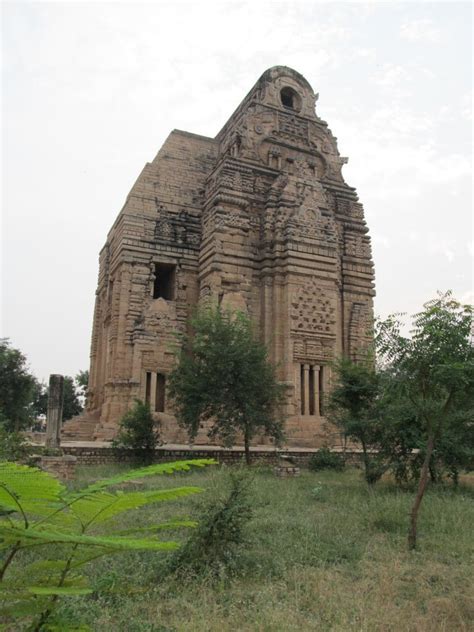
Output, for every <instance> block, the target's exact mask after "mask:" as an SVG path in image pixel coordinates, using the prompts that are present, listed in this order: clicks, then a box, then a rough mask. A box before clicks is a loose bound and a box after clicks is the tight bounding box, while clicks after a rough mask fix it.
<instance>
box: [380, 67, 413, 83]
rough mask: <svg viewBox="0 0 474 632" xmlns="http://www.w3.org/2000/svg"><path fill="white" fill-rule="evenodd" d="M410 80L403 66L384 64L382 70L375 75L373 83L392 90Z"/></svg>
mask: <svg viewBox="0 0 474 632" xmlns="http://www.w3.org/2000/svg"><path fill="white" fill-rule="evenodd" d="M411 78H412V77H411V75H410V73H409V72H408V70H407V69H406V67H405V66H401V65H400V64H384V66H383V68H381V69H380V70H378V71H377V72H376V73H375V75H374V79H373V81H374V83H375V84H376V85H379V86H383V87H389V88H392V87H393V86H398V85H399V84H400V83H403V82H405V81H410V80H411Z"/></svg>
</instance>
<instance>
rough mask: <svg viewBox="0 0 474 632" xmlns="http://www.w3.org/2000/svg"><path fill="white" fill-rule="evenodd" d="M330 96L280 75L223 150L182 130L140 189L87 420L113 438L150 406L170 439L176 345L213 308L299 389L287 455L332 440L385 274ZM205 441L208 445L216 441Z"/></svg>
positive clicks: (100, 325) (266, 81)
mask: <svg viewBox="0 0 474 632" xmlns="http://www.w3.org/2000/svg"><path fill="white" fill-rule="evenodd" d="M316 100H317V95H315V93H314V92H313V90H312V88H311V86H310V85H309V83H308V82H307V81H306V79H304V77H302V76H301V75H300V74H299V73H297V72H296V71H294V70H292V69H290V68H287V67H283V66H276V67H274V68H271V69H269V70H267V71H266V72H265V73H264V74H263V75H262V76H261V77H260V79H259V80H258V81H257V83H256V84H255V86H254V87H253V88H252V89H251V91H250V92H249V93H248V95H247V96H246V97H245V99H244V100H243V101H242V103H241V104H240V105H239V107H238V108H237V110H236V111H235V112H234V114H233V115H232V116H231V117H230V119H229V121H228V122H227V123H226V124H225V126H224V127H223V129H222V130H221V131H220V132H219V133H218V134H217V136H216V137H215V138H214V139H211V138H206V137H203V136H198V135H195V134H191V133H188V132H182V131H179V130H174V131H173V132H171V134H170V136H169V137H168V138H167V140H166V141H165V143H164V145H163V147H162V148H161V150H160V151H159V153H158V155H157V156H156V158H155V159H154V160H153V162H151V163H149V164H147V165H146V166H145V168H144V169H143V171H142V173H141V174H140V176H139V178H138V180H137V181H136V183H135V185H134V186H133V187H132V190H131V191H130V194H129V196H128V197H127V200H126V202H125V205H124V207H123V209H122V210H121V211H120V213H119V216H118V218H117V220H116V221H115V223H114V225H113V227H112V229H111V231H110V233H109V235H108V238H107V241H106V244H105V246H104V248H103V250H102V252H101V254H100V270H99V282H98V289H97V297H96V307H95V314H94V327H93V335H92V348H91V370H90V395H89V412H88V414H89V415H90V416H93V417H95V419H96V420H97V424H96V427H95V436H96V437H99V438H111V437H112V436H113V435H114V434H115V432H116V429H117V425H118V422H119V420H120V418H121V416H122V415H123V414H124V413H125V412H126V411H127V410H128V409H129V407H130V406H131V405H132V403H133V399H134V398H136V397H138V398H140V399H143V400H147V401H149V402H150V405H151V407H152V410H153V411H154V412H155V414H156V416H157V418H158V419H159V420H160V421H161V424H162V434H163V435H164V438H165V439H168V440H169V441H185V436H184V435H183V434H182V431H180V430H179V429H178V427H177V425H176V421H175V419H174V417H173V413H172V410H171V408H170V406H169V404H168V402H167V398H166V377H167V374H168V373H169V371H170V370H171V368H172V366H173V358H174V356H173V348H174V345H175V337H174V332H176V331H182V330H184V328H185V327H186V321H187V318H188V316H189V315H190V312H191V310H192V309H193V307H194V306H196V305H197V304H199V303H202V302H205V301H209V300H211V301H214V302H215V303H218V304H220V305H221V306H222V307H224V308H231V309H238V310H241V311H244V312H246V313H247V314H248V315H249V316H250V317H251V318H252V319H253V320H254V321H255V323H256V324H257V325H258V328H259V331H260V333H261V337H262V340H264V342H265V343H266V345H267V347H268V349H269V352H270V357H271V359H272V360H273V361H274V362H275V363H276V364H277V366H278V372H279V379H280V380H281V381H282V382H285V383H286V384H287V387H288V401H287V411H286V412H287V435H288V442H289V444H293V445H307V446H314V447H316V446H319V445H321V443H322V442H323V441H324V440H325V435H326V433H327V429H326V428H325V424H324V410H323V406H322V402H323V397H324V393H326V392H327V391H328V389H329V387H330V380H331V370H330V366H329V365H330V363H331V361H332V360H333V359H334V358H335V357H336V356H338V355H341V354H346V355H349V356H351V357H353V358H357V357H358V354H360V353H361V352H362V351H363V349H364V347H366V346H367V344H368V343H369V342H370V326H371V323H372V299H373V296H374V270H373V263H372V257H371V248H370V238H369V236H368V234H367V233H368V229H367V226H366V223H365V221H364V213H363V208H362V205H361V204H360V202H359V201H358V197H357V195H356V192H355V190H354V189H353V188H352V187H350V186H348V185H347V184H346V183H345V181H344V178H343V176H342V173H341V169H342V166H343V164H344V163H345V162H346V159H345V158H341V156H340V155H339V152H338V149H337V144H336V138H335V137H334V136H333V135H332V133H331V131H330V129H329V128H328V126H327V123H325V122H324V121H323V120H321V119H320V118H319V117H318V116H317V114H316V111H315V105H316ZM203 440H206V441H207V439H204V438H203Z"/></svg>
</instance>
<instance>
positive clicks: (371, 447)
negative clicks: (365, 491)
mask: <svg viewBox="0 0 474 632" xmlns="http://www.w3.org/2000/svg"><path fill="white" fill-rule="evenodd" d="M334 368H335V373H336V383H335V385H334V388H333V390H332V391H331V393H330V395H329V398H328V405H327V411H326V416H327V417H328V418H329V419H330V420H331V421H332V422H333V423H334V424H336V425H337V426H338V427H339V428H340V429H341V430H342V432H343V433H344V435H345V436H346V437H347V438H349V439H351V440H353V441H356V442H358V443H359V444H360V446H361V447H362V456H363V463H364V473H365V479H366V481H367V483H369V485H373V484H374V483H376V482H377V481H378V480H379V479H380V477H381V476H382V474H383V473H384V471H385V470H386V468H387V464H386V462H385V459H384V458H383V454H382V453H381V451H380V448H381V445H382V443H383V438H384V419H383V413H382V411H383V410H384V402H383V391H382V388H381V379H380V375H379V374H378V373H377V372H376V370H375V367H374V364H373V362H372V361H371V359H370V358H367V359H366V361H365V362H360V363H355V362H352V361H351V360H349V359H348V358H341V359H339V360H338V361H337V362H336V363H335V364H334Z"/></svg>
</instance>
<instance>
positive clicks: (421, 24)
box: [400, 18, 441, 43]
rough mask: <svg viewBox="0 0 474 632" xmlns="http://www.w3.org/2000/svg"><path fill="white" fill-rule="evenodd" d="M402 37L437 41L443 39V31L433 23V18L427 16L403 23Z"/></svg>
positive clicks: (415, 40)
mask: <svg viewBox="0 0 474 632" xmlns="http://www.w3.org/2000/svg"><path fill="white" fill-rule="evenodd" d="M400 37H401V38H402V39H406V40H409V41H411V42H430V43H437V42H440V41H441V31H440V29H439V28H437V27H436V26H435V25H434V24H433V21H432V20H430V19H427V18H425V19H421V20H412V21H410V22H405V23H404V24H402V25H401V27H400Z"/></svg>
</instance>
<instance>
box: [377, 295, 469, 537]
mask: <svg viewBox="0 0 474 632" xmlns="http://www.w3.org/2000/svg"><path fill="white" fill-rule="evenodd" d="M472 313H473V309H472V307H470V306H468V305H461V304H460V303H458V302H457V301H455V300H454V299H453V298H452V296H451V293H450V292H446V293H445V294H439V295H438V297H437V298H435V299H433V300H432V301H429V302H428V303H426V304H425V305H424V310H423V311H422V312H420V313H418V314H415V316H414V320H413V329H412V331H411V332H410V333H411V337H410V338H408V337H406V336H404V335H402V333H401V331H402V323H401V321H400V320H399V319H398V318H397V317H395V316H392V317H390V318H388V319H387V320H385V321H383V322H381V323H379V326H378V333H377V345H378V349H379V351H380V354H381V357H382V361H383V364H384V367H385V370H386V372H387V373H389V374H390V377H391V382H390V389H389V390H390V400H391V402H392V404H393V403H395V406H399V407H400V404H399V402H402V404H401V406H402V407H403V406H405V407H406V406H407V403H409V404H410V406H411V414H410V416H409V419H411V420H412V422H414V423H415V424H416V427H417V432H418V435H419V445H420V449H421V452H422V454H423V463H422V465H421V468H420V475H419V481H418V491H417V495H416V498H415V501H414V504H413V508H412V512H411V527H410V535H409V546H410V548H414V547H415V545H416V522H417V515H418V510H419V507H420V504H421V501H422V498H423V494H424V491H425V488H426V483H427V478H428V473H429V471H430V468H431V471H432V473H433V474H434V478H436V474H435V471H434V468H435V467H436V460H439V459H443V458H444V460H445V463H446V466H447V467H448V468H449V469H450V470H451V472H452V473H453V475H454V477H455V480H456V478H457V472H458V469H459V467H465V466H466V465H467V464H468V463H469V462H471V461H472V455H473V452H474V445H473V438H474V437H473V432H472V425H473V423H474V347H473V344H472ZM466 443H467V445H466Z"/></svg>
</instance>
